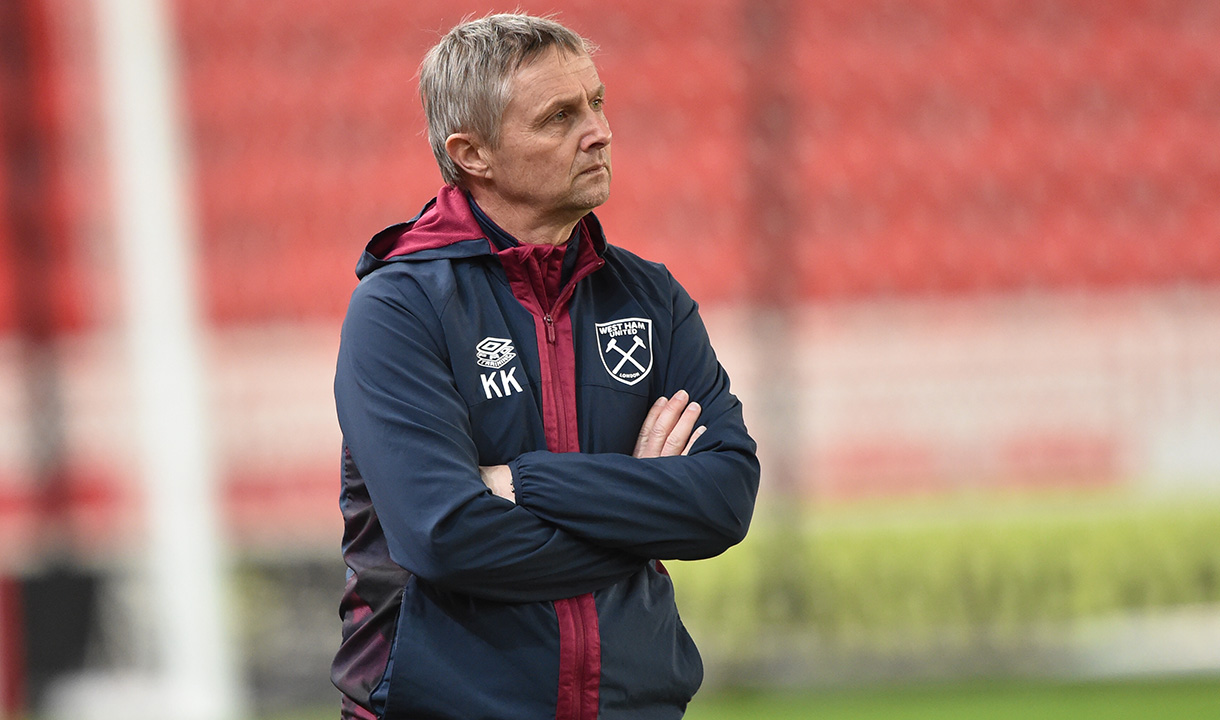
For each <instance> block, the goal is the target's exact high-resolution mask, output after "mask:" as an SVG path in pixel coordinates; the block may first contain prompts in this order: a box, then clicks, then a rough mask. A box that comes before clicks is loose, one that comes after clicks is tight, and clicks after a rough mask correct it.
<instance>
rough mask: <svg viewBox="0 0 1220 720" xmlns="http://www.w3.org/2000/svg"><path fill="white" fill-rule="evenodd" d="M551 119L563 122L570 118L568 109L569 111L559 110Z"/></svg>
mask: <svg viewBox="0 0 1220 720" xmlns="http://www.w3.org/2000/svg"><path fill="white" fill-rule="evenodd" d="M551 119H552V120H556V121H558V122H563V121H564V120H567V119H568V111H567V110H560V111H559V112H557V113H555V114H554V115H552V116H551Z"/></svg>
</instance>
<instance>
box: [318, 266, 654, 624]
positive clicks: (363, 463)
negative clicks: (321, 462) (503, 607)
mask: <svg viewBox="0 0 1220 720" xmlns="http://www.w3.org/2000/svg"><path fill="white" fill-rule="evenodd" d="M406 282H407V283H410V281H409V280H408V281H406ZM370 284H371V283H369V282H368V281H367V280H366V282H364V283H362V284H361V285H360V286H359V287H358V288H357V289H356V292H355V293H354V294H353V296H352V301H351V305H350V306H349V309H348V315H347V318H346V319H345V320H344V324H343V332H342V338H341V341H340V347H339V357H338V363H337V368H336V373H335V403H336V407H337V410H338V415H339V424H340V427H341V428H342V431H343V437H344V442H345V443H346V444H347V446H348V448H349V449H350V451H351V454H352V458H353V460H354V462H355V463H356V466H357V467H358V468H359V470H360V472H361V474H362V475H363V476H364V478H365V482H366V484H367V487H368V490H369V495H370V496H371V498H372V501H373V505H374V507H375V509H376V511H377V515H378V518H379V519H380V522H381V525H382V529H383V531H384V532H385V535H386V540H387V543H388V546H389V550H390V557H391V558H392V559H393V560H394V562H396V563H398V564H399V565H401V566H403V567H404V568H406V569H407V570H409V571H411V572H412V573H414V574H415V575H417V576H418V577H419V578H421V579H423V580H426V581H429V582H431V583H433V584H435V585H437V586H438V587H443V588H446V589H449V590H454V591H458V592H461V593H465V594H468V595H471V596H475V597H481V598H486V599H490V600H498V601H502V602H529V601H539V600H555V599H558V598H564V597H571V596H574V595H579V594H582V593H585V592H591V591H593V590H595V589H598V588H601V587H604V586H606V585H609V584H612V583H614V582H616V581H618V580H620V579H622V578H624V577H626V576H628V575H630V574H631V573H633V572H635V571H637V570H639V569H640V568H641V567H642V561H641V560H640V559H639V558H638V557H633V556H631V555H629V554H626V553H623V552H621V551H617V550H614V549H611V548H605V547H599V546H597V545H595V544H592V543H590V542H587V541H585V540H581V539H579V538H576V537H574V536H573V535H571V534H569V533H567V532H565V531H563V530H561V529H559V528H558V527H556V526H555V525H553V524H551V523H548V522H546V521H545V520H543V519H541V518H539V517H537V516H536V515H534V514H531V513H530V512H529V511H528V510H526V509H525V508H522V507H519V506H516V505H514V504H513V503H511V502H509V501H508V500H505V499H503V498H499V497H496V496H494V495H493V494H492V493H491V491H489V490H488V489H487V488H486V487H485V486H484V484H483V482H482V480H481V479H480V476H479V469H478V465H479V463H478V453H477V451H476V448H475V445H474V441H473V440H472V439H471V429H470V421H469V415H468V412H467V408H466V405H465V403H464V401H463V400H462V398H461V396H460V394H459V393H458V390H457V387H456V384H455V382H454V379H453V375H452V371H451V370H450V368H449V364H448V362H447V360H446V358H445V357H444V353H443V352H442V351H441V348H442V347H443V344H442V343H440V342H439V341H438V338H440V337H441V332H440V324H439V320H437V319H436V314H434V313H432V312H431V306H430V305H428V304H427V303H426V301H425V300H423V299H422V298H420V299H416V300H414V302H411V303H409V302H407V300H406V298H405V296H403V295H394V294H391V293H387V292H385V288H384V285H385V284H384V283H382V289H381V291H380V294H379V293H378V292H377V291H370V287H369V286H370ZM416 293H417V294H420V295H422V293H418V291H416ZM421 308H422V309H421Z"/></svg>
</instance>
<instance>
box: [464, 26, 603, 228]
mask: <svg viewBox="0 0 1220 720" xmlns="http://www.w3.org/2000/svg"><path fill="white" fill-rule="evenodd" d="M604 95H605V86H604V85H603V84H602V82H601V80H600V79H599V78H598V76H597V68H596V67H594V65H593V60H592V58H590V57H589V56H588V55H586V54H584V53H581V54H579V55H576V54H571V53H568V52H565V51H559V50H549V51H546V52H544V53H543V54H542V55H541V56H539V57H538V58H536V59H535V60H534V61H533V62H531V63H529V64H528V65H525V66H523V67H522V68H521V69H520V70H518V71H517V74H516V75H514V76H513V78H512V81H511V82H510V84H509V102H508V107H506V108H505V109H504V117H503V120H502V122H501V127H500V142H499V145H498V146H497V147H496V148H494V149H491V148H488V149H487V150H486V153H487V154H486V156H485V157H486V158H487V160H488V164H489V166H490V168H491V178H490V180H491V183H490V188H489V189H490V190H491V191H492V192H494V193H495V194H496V195H498V196H499V197H500V199H501V200H502V201H503V202H504V203H505V204H507V205H511V206H515V207H516V208H517V209H518V210H519V211H521V212H523V213H524V214H528V215H532V216H535V217H537V218H539V219H546V220H560V221H564V222H567V221H572V220H576V219H579V218H581V217H583V216H584V215H585V214H586V213H588V212H589V211H590V210H592V209H593V208H595V207H597V206H598V205H601V204H602V203H604V202H606V199H607V198H609V197H610V125H609V123H607V122H606V115H605V113H604V112H603V109H602V104H603V97H604Z"/></svg>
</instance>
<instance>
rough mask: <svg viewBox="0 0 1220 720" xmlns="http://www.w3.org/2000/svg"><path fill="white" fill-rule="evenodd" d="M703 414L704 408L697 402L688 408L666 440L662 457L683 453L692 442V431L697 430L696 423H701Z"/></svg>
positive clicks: (662, 449)
mask: <svg viewBox="0 0 1220 720" xmlns="http://www.w3.org/2000/svg"><path fill="white" fill-rule="evenodd" d="M701 412H703V408H701V407H699V403H697V402H692V403H690V404H689V405H687V406H686V409H685V410H683V411H682V414H681V415H680V416H679V417H678V421H677V422H676V423H674V427H673V429H672V430H670V431H669V436H668V437H666V438H665V445H664V446H663V447H662V448H661V456H662V457H669V456H671V455H680V454H681V453H682V448H684V447H686V443H687V442H689V441H690V436H691V431H692V430H694V429H695V423H696V422H698V421H699V413H701Z"/></svg>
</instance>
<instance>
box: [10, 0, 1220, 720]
mask: <svg viewBox="0 0 1220 720" xmlns="http://www.w3.org/2000/svg"><path fill="white" fill-rule="evenodd" d="M519 7H520V8H521V9H523V10H525V11H529V12H534V13H548V12H558V13H559V19H560V20H561V21H563V22H565V23H566V24H569V25H570V26H572V27H573V28H574V29H576V30H577V31H579V32H581V33H583V34H585V35H587V36H588V37H590V38H591V39H592V40H594V41H595V42H596V43H597V44H598V45H599V46H600V51H599V53H598V54H597V57H596V59H597V62H598V66H599V69H600V73H601V76H602V79H603V80H604V81H605V82H606V84H607V86H608V88H609V92H608V98H607V101H608V105H607V113H608V116H609V118H610V120H611V123H612V126H613V129H614V133H615V143H614V159H615V181H614V188H613V194H612V197H611V199H610V201H609V203H608V204H607V205H606V206H605V207H604V208H602V209H601V210H599V211H598V214H599V216H600V217H601V219H602V221H603V223H604V224H605V226H606V227H607V229H608V233H609V236H610V239H611V242H614V243H616V244H618V245H621V246H624V247H626V248H628V249H631V250H633V251H635V252H638V253H640V254H642V255H644V256H646V257H649V258H651V259H655V260H659V261H662V262H665V263H666V264H667V265H668V266H669V267H670V269H671V270H672V271H673V272H674V274H675V275H676V276H677V277H678V279H679V280H681V281H682V282H683V283H684V284H685V285H686V287H687V288H688V289H689V290H690V292H691V294H692V295H694V297H695V298H696V299H697V300H699V301H700V303H701V307H702V311H703V314H704V317H705V320H706V321H707V323H708V325H709V329H710V332H711V334H712V339H713V342H714V344H715V346H716V348H717V350H718V352H719V354H720V357H721V361H722V363H723V364H724V365H725V367H726V368H727V369H728V371H729V373H730V375H731V376H732V378H733V380H734V384H735V390H736V392H737V393H738V395H739V396H740V397H741V398H742V400H743V402H744V403H745V408H746V419H747V423H748V424H749V426H750V428H751V430H752V432H753V433H754V434H755V436H756V437H757V438H758V440H759V444H760V455H761V456H762V460H763V468H764V474H763V493H762V497H761V499H760V507H759V511H758V515H757V516H756V520H755V523H754V526H753V528H752V531H751V535H750V537H749V538H748V539H747V540H746V542H745V543H743V544H742V545H741V546H739V547H737V548H734V549H732V550H731V551H729V552H728V553H726V554H725V555H724V556H722V557H720V558H716V559H714V560H710V561H705V562H701V563H689V564H682V563H678V564H675V567H673V568H672V571H673V575H674V577H675V583H676V585H677V588H678V594H679V603H680V606H681V609H682V613H683V617H684V618H685V620H686V623H687V625H688V626H689V628H690V629H691V632H692V634H693V635H694V636H695V638H696V640H697V641H698V642H699V644H700V646H701V648H702V649H703V651H704V655H705V659H706V664H707V680H706V682H705V690H704V692H703V693H701V695H700V696H699V698H697V699H696V701H695V703H694V704H693V705H692V708H691V712H690V716H691V717H699V718H712V717H777V718H788V717H794V718H795V717H813V716H818V717H924V715H921V714H919V713H920V712H923V711H924V709H926V711H927V713H928V715H927V716H928V717H931V716H936V717H938V718H944V717H972V716H989V717H996V716H998V715H997V713H996V708H999V707H1005V708H1009V709H1011V708H1014V707H1017V708H1019V707H1023V706H1026V705H1027V706H1028V707H1030V708H1037V712H1038V713H1040V714H1042V715H1043V716H1055V713H1056V712H1061V713H1064V716H1067V717H1074V716H1078V715H1079V714H1080V713H1084V712H1090V710H1086V708H1092V709H1096V708H1102V707H1105V708H1108V709H1107V710H1106V711H1107V712H1110V715H1109V716H1110V717H1115V716H1116V715H1114V714H1113V712H1112V710H1113V708H1116V707H1123V708H1128V709H1130V708H1141V707H1144V706H1141V705H1140V702H1145V703H1147V707H1153V706H1154V705H1155V707H1157V708H1159V710H1160V711H1158V712H1157V714H1158V715H1162V716H1178V715H1182V716H1186V715H1187V714H1190V715H1192V716H1195V717H1200V716H1203V715H1205V714H1206V712H1214V713H1215V715H1211V716H1213V717H1220V700H1218V698H1220V52H1218V51H1217V48H1218V47H1220V3H1216V2H1213V1H1212V0H1075V1H1073V0H857V1H856V2H852V3H840V2H831V1H830V0H826V1H812V0H809V1H802V0H717V1H711V0H703V1H700V2H695V1H694V0H672V1H668V2H642V1H640V0H616V1H612V2H593V0H572V1H571V2H559V1H558V0H556V1H555V2H534V1H533V0H529V1H523V2H520V3H519ZM491 9H497V10H507V9H511V7H510V6H504V7H497V8H492V7H489V6H487V5H485V4H478V3H474V2H469V1H468V0H450V1H449V2H445V3H437V2H424V1H421V0H363V1H361V2H341V1H339V0H295V1H293V2H287V1H285V0H261V1H259V0H166V1H164V2H157V1H156V0H6V1H5V2H4V3H3V4H0V55H2V57H3V66H2V67H0V133H2V139H3V144H2V145H0V288H3V292H0V692H2V694H0V699H2V700H3V705H2V713H0V716H4V717H10V718H23V717H43V716H46V717H51V716H63V717H73V718H82V717H125V718H131V717H138V716H139V715H140V714H141V712H140V711H138V710H137V706H139V705H140V703H146V704H149V706H150V707H153V705H154V703H153V700H154V699H158V698H159V699H162V700H164V699H165V698H175V699H176V700H175V701H174V702H172V703H164V702H162V703H161V704H160V705H159V706H158V707H156V708H154V709H149V710H148V711H147V712H146V714H147V715H148V716H149V717H162V718H165V717H181V718H193V717H198V718H201V719H203V718H214V719H216V720H219V719H220V718H236V717H252V718H253V717H258V718H264V717H266V718H270V717H284V718H287V717H315V716H316V717H319V718H321V717H333V716H335V714H336V712H335V708H336V703H337V695H336V691H335V690H334V689H333V687H331V685H330V682H329V678H328V666H329V661H330V656H331V654H332V653H333V651H334V649H335V647H336V646H337V642H338V633H339V621H338V616H337V603H338V599H339V595H340V592H341V589H342V586H343V577H344V568H343V565H342V561H341V559H340V557H339V551H338V547H339V539H340V536H341V525H340V517H339V513H338V509H337V497H338V469H339V440H340V439H339V431H338V427H337V424H336V421H335V419H334V411H333V400H332V397H331V388H330V383H331V379H332V376H333V361H334V356H335V352H336V349H337V340H338V328H339V324H340V321H341V319H342V315H343V313H344V310H345V306H346V302H347V298H348V295H349V293H350V292H351V290H352V288H353V287H354V285H355V276H354V274H353V268H354V264H355V261H356V259H357V257H358V255H359V253H360V251H361V249H362V248H363V245H364V243H365V242H366V240H367V238H368V237H369V236H371V235H372V234H373V233H374V232H376V231H377V230H379V229H381V228H382V227H384V226H386V225H389V224H392V223H395V222H399V221H401V220H405V219H407V218H409V217H411V216H412V215H414V214H415V212H416V211H417V210H418V209H419V208H420V207H421V206H422V204H423V203H424V202H425V201H426V200H427V199H429V198H431V197H432V196H433V194H434V193H435V191H436V189H437V187H438V186H439V184H440V179H439V173H438V171H437V169H436V166H435V164H434V161H433V159H432V156H431V153H430V150H429V148H428V145H427V142H426V138H425V136H424V133H423V128H424V121H423V117H422V112H421V110H420V109H419V102H418V99H417V85H416V79H415V72H416V68H417V66H418V63H419V60H420V59H421V57H422V55H423V53H424V52H425V50H426V49H427V48H428V47H429V46H430V45H432V44H433V43H435V42H436V40H437V39H438V37H439V36H440V34H442V33H443V32H444V31H446V30H447V29H448V28H449V27H451V26H452V25H453V24H455V23H456V22H458V21H460V20H461V19H462V18H463V17H464V16H466V15H468V14H471V13H474V14H479V15H481V14H483V13H485V12H487V11H488V10H491ZM196 697H197V698H207V699H206V700H198V701H196V700H191V698H196ZM184 698H185V699H184ZM159 702H160V701H159ZM1091 702H1093V703H1095V704H1093V705H1090V704H1089V703H1091ZM887 703H888V704H887ZM1096 703H1100V704H1096ZM1107 703H1109V704H1108V705H1107ZM1175 703H1176V704H1175ZM1173 708H1177V709H1178V710H1177V711H1173V710H1172V709H1173ZM1161 711H1163V712H1161ZM1200 711H1206V712H1200ZM1030 712H1033V710H1031V711H1030ZM1136 712H1137V714H1135V715H1132V717H1144V716H1147V713H1145V712H1143V711H1142V710H1137V711H1136ZM1166 712H1167V713H1168V714H1165V713H1166ZM310 713H312V715H311V714H310ZM835 713H838V714H835ZM869 713H874V714H873V715H870V714H869ZM955 713H956V714H955ZM1012 716H1013V717H1017V716H1018V715H1015V714H1014V715H1012ZM1020 716H1022V717H1024V716H1025V715H1024V714H1021V715H1020Z"/></svg>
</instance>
